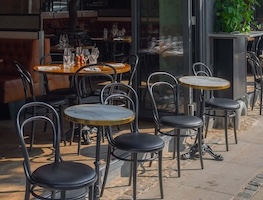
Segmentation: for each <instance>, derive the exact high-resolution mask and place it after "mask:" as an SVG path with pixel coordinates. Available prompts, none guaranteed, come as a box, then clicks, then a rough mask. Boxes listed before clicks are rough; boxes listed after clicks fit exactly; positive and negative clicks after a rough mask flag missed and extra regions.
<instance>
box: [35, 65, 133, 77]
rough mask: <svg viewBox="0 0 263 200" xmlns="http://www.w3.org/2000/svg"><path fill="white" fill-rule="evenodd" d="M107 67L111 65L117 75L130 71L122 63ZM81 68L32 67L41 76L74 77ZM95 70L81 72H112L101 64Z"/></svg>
mask: <svg viewBox="0 0 263 200" xmlns="http://www.w3.org/2000/svg"><path fill="white" fill-rule="evenodd" d="M107 64H109V65H112V66H113V67H114V68H115V69H116V72H117V74H122V73H126V72H129V71H130V70H131V66H130V65H129V64H126V63H125V64H124V63H107ZM80 67H81V66H77V65H75V66H73V67H69V68H65V67H63V64H45V65H37V66H34V67H33V69H34V71H37V72H39V73H42V74H52V75H74V74H75V72H76V71H77V70H78V69H79V68H80ZM97 68H98V69H99V70H98V71H95V70H83V73H92V74H95V73H96V74H98V73H104V74H112V73H113V70H112V69H111V68H109V67H107V66H103V64H98V66H97Z"/></svg>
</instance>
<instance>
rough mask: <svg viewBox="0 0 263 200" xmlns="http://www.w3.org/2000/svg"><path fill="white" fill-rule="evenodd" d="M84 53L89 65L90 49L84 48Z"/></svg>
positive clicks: (85, 60) (86, 62)
mask: <svg viewBox="0 0 263 200" xmlns="http://www.w3.org/2000/svg"><path fill="white" fill-rule="evenodd" d="M82 54H83V57H84V62H85V65H87V64H88V60H89V58H90V52H89V49H83V50H82Z"/></svg>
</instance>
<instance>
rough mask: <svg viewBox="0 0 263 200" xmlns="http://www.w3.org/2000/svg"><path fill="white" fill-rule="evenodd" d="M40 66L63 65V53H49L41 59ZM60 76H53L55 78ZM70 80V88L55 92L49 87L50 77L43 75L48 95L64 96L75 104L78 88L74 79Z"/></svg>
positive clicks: (59, 89) (55, 90)
mask: <svg viewBox="0 0 263 200" xmlns="http://www.w3.org/2000/svg"><path fill="white" fill-rule="evenodd" d="M40 64H41V65H44V64H63V53H49V54H45V55H44V56H42V57H41V58H40ZM56 76H60V75H53V78H56ZM68 78H69V87H67V88H58V89H54V90H50V87H49V76H48V75H47V74H43V79H44V87H45V92H46V94H55V95H62V96H64V97H66V98H68V99H69V103H70V104H74V102H75V100H76V96H77V91H76V88H75V87H74V82H73V80H72V77H68Z"/></svg>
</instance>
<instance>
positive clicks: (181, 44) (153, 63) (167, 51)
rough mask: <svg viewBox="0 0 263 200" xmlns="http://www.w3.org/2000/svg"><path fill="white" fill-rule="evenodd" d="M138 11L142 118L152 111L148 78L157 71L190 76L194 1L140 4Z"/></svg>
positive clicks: (145, 1)
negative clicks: (147, 83)
mask: <svg viewBox="0 0 263 200" xmlns="http://www.w3.org/2000/svg"><path fill="white" fill-rule="evenodd" d="M139 7H140V8H139V10H140V12H139V17H138V21H139V26H138V27H139V28H138V29H139V31H138V32H139V34H138V54H139V56H140V67H139V68H138V77H137V79H138V91H139V96H140V108H141V110H142V114H146V115H148V114H149V113H148V112H147V111H151V103H150V99H149V96H148V94H147V88H146V81H147V77H148V76H149V74H151V73H152V72H155V71H167V72H170V73H172V74H173V75H175V76H182V75H184V74H189V70H190V67H189V66H190V65H191V60H192V51H191V49H192V44H191V41H192V39H191V37H192V31H191V30H192V24H191V16H192V1H191V0H140V1H139ZM187 95H188V94H186V96H187ZM147 113H148V114H147Z"/></svg>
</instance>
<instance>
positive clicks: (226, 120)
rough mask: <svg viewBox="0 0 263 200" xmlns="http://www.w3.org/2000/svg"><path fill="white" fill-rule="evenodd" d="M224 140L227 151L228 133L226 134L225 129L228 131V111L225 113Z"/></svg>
mask: <svg viewBox="0 0 263 200" xmlns="http://www.w3.org/2000/svg"><path fill="white" fill-rule="evenodd" d="M224 119H225V140H226V151H228V133H227V129H228V111H225V117H224Z"/></svg>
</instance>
